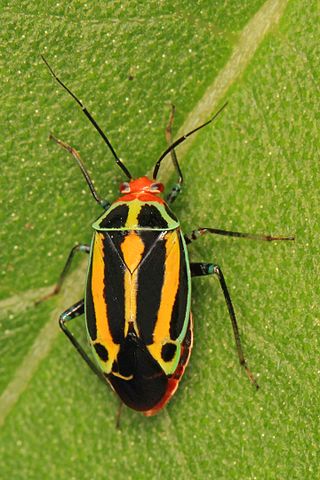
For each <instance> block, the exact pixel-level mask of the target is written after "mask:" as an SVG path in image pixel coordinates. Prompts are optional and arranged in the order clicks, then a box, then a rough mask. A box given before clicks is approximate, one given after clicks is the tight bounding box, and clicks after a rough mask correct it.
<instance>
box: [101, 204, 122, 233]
mask: <svg viewBox="0 0 320 480" xmlns="http://www.w3.org/2000/svg"><path fill="white" fill-rule="evenodd" d="M128 213H129V207H128V205H125V204H123V205H118V206H117V207H115V208H113V209H112V210H111V211H110V213H107V215H106V216H105V217H104V218H103V219H102V220H101V222H100V224H99V227H100V228H121V227H124V226H125V224H126V221H127V218H128Z"/></svg>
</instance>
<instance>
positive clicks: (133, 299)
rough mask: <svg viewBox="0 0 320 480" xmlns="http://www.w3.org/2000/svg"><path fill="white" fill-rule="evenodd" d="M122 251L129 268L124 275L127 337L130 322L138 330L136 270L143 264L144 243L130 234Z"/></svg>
mask: <svg viewBox="0 0 320 480" xmlns="http://www.w3.org/2000/svg"><path fill="white" fill-rule="evenodd" d="M121 251H122V255H123V260H124V262H125V264H126V266H127V268H128V270H126V271H125V274H124V297H125V298H124V305H125V307H124V308H125V310H124V312H125V322H126V324H125V335H127V333H128V329H129V322H133V323H134V325H135V328H136V330H137V325H136V316H137V287H138V270H136V269H137V267H138V265H139V263H140V262H141V258H142V255H143V252H144V243H143V241H142V240H141V238H140V237H139V236H138V235H137V234H136V233H135V232H129V233H128V235H127V236H126V237H125V239H124V241H123V242H122V244H121ZM137 332H138V330H137Z"/></svg>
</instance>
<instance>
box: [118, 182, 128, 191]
mask: <svg viewBox="0 0 320 480" xmlns="http://www.w3.org/2000/svg"><path fill="white" fill-rule="evenodd" d="M120 192H121V193H130V184H129V182H123V183H121V185H120Z"/></svg>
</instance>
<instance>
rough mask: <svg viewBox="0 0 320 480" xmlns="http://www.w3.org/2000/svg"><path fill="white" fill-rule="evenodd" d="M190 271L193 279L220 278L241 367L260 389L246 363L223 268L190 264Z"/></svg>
mask: <svg viewBox="0 0 320 480" xmlns="http://www.w3.org/2000/svg"><path fill="white" fill-rule="evenodd" d="M190 269H191V276H192V277H201V276H205V275H216V276H217V277H218V279H219V282H220V287H221V289H222V292H223V295H224V299H225V302H226V304H227V307H228V311H229V316H230V320H231V324H232V328H233V335H234V339H235V342H236V348H237V352H238V357H239V362H240V365H241V366H242V367H243V368H244V369H245V372H246V374H247V376H248V378H249V380H250V382H251V383H252V385H253V386H254V387H255V388H256V389H258V388H259V385H258V383H257V381H256V379H255V378H254V376H253V374H252V372H251V370H250V369H249V367H248V365H247V362H246V359H245V357H244V353H243V349H242V345H241V340H240V333H239V327H238V323H237V319H236V315H235V313H234V308H233V305H232V301H231V298H230V294H229V291H228V287H227V284H226V282H225V279H224V276H223V273H222V270H221V268H220V267H219V266H218V265H215V264H213V263H191V264H190Z"/></svg>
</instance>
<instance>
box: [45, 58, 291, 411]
mask: <svg viewBox="0 0 320 480" xmlns="http://www.w3.org/2000/svg"><path fill="white" fill-rule="evenodd" d="M43 60H44V61H45V63H46V64H47V66H48V68H49V70H50V72H51V74H52V75H53V76H54V78H55V79H56V80H57V81H58V82H59V84H60V85H61V86H62V87H63V88H64V89H65V90H66V91H67V92H68V93H69V94H70V95H71V96H72V97H73V98H74V100H75V101H76V102H77V103H78V104H79V105H80V107H81V108H82V111H83V112H84V114H85V115H86V116H87V118H88V119H89V121H90V122H91V123H92V124H93V125H94V127H95V128H96V129H97V131H98V132H99V133H100V135H101V136H102V138H103V139H104V141H105V142H106V144H107V145H108V147H109V149H110V150H111V152H112V154H113V156H114V158H115V161H116V163H117V164H118V166H119V167H120V168H121V169H122V171H123V172H124V173H125V175H126V176H127V178H128V181H127V182H124V183H122V184H121V187H120V192H121V196H120V197H119V198H118V199H117V200H116V201H114V202H113V203H111V204H110V203H109V202H107V201H106V200H103V199H102V198H100V196H99V195H98V193H97V191H96V189H95V187H94V185H93V183H92V181H91V178H90V176H89V174H88V172H87V170H86V168H85V166H84V164H83V163H82V160H81V158H80V156H79V153H78V152H77V151H76V150H75V149H74V148H72V147H70V146H69V145H68V144H67V143H65V142H63V141H61V140H59V139H57V138H55V137H54V136H52V135H51V139H53V140H54V141H55V142H56V143H58V144H59V145H60V146H61V147H63V148H64V149H66V150H67V151H68V152H69V153H71V155H72V156H73V157H74V158H75V160H76V161H77V163H78V165H79V167H80V169H81V171H82V174H83V175H84V177H85V180H86V182H87V184H88V186H89V188H90V190H91V193H92V195H93V197H94V198H95V200H96V201H97V202H98V203H99V204H100V205H101V206H102V207H103V209H104V212H103V214H102V215H101V217H100V218H99V219H98V220H97V221H96V222H95V223H94V224H93V229H94V234H93V239H92V243H91V246H90V245H77V246H75V247H74V248H73V249H72V250H71V252H70V255H69V257H68V259H67V262H66V265H65V267H64V269H63V272H62V274H61V276H60V279H59V281H58V283H57V285H56V287H55V289H54V291H53V292H52V293H50V294H49V295H48V296H47V297H46V298H48V297H50V296H52V295H53V294H56V293H57V292H58V291H59V290H60V288H61V285H62V283H63V281H64V279H65V276H66V274H67V272H68V270H69V268H70V265H71V262H72V259H73V257H74V254H75V253H76V252H77V251H82V252H86V253H88V254H89V255H90V260H89V268H88V275H87V283H86V291H85V297H84V299H82V300H80V301H79V302H77V303H76V304H75V305H73V306H72V307H70V308H69V309H68V310H66V311H65V312H64V313H62V315H61V316H60V326H61V328H62V330H63V331H64V333H65V334H66V335H67V336H68V338H69V339H70V341H71V342H72V344H73V345H74V346H75V348H76V349H77V350H78V352H79V353H80V355H81V356H82V357H83V359H84V360H85V361H86V362H87V364H88V365H89V367H90V368H91V369H92V370H93V371H94V373H95V374H97V375H98V376H99V377H100V378H101V379H102V380H103V381H104V382H106V381H107V382H108V383H109V384H110V385H111V386H112V388H113V389H114V390H115V391H116V393H117V394H118V396H119V397H120V399H121V401H122V402H123V403H124V404H126V405H127V406H128V407H131V408H133V409H135V410H138V411H141V412H143V413H144V414H145V415H153V414H155V413H157V412H158V411H159V410H161V409H162V408H163V407H164V406H165V405H166V403H167V402H168V401H169V400H170V398H171V397H172V395H173V394H174V392H175V391H176V389H177V387H178V385H179V382H180V380H181V377H182V375H183V373H184V370H185V367H186V365H187V363H188V360H189V357H190V353H191V349H192V342H193V333H192V316H191V311H190V299H191V277H193V276H203V275H216V276H217V277H218V279H219V282H220V286H221V288H222V291H223V294H224V297H225V301H226V305H227V308H228V311H229V316H230V319H231V323H232V327H233V332H234V337H235V342H236V348H237V352H238V356H239V361H240V364H241V365H242V366H243V368H244V369H245V371H246V373H247V375H248V377H249V379H250V381H251V382H252V384H253V385H254V386H255V387H258V385H257V383H256V381H255V379H254V377H253V375H252V373H251V371H250V370H249V368H248V366H247V363H246V360H245V358H244V355H243V350H242V346H241V342H240V336H239V331H238V325H237V321H236V317H235V313H234V309H233V306H232V302H231V299H230V295H229V292H228V289H227V285H226V282H225V280H224V276H223V274H222V271H221V269H220V267H219V266H218V265H215V264H212V263H191V262H189V257H188V251H187V244H189V243H191V242H192V241H195V240H196V239H197V238H199V237H200V236H202V235H204V234H206V233H212V234H219V235H228V236H233V237H243V238H251V239H257V240H269V241H270V240H293V238H292V237H271V236H265V235H252V234H246V233H239V232H230V231H226V230H218V229H213V228H199V229H197V230H194V231H193V232H192V233H191V234H190V235H183V233H182V232H181V228H180V223H179V221H178V219H177V218H176V216H175V215H174V213H173V212H172V210H171V209H170V204H172V203H173V201H174V200H175V199H176V197H177V196H178V194H179V193H180V191H181V185H182V183H183V176H182V173H181V169H180V166H179V163H178V160H177V156H176V153H175V147H177V146H178V145H179V144H180V143H182V142H183V141H184V140H185V139H186V138H187V137H188V136H190V135H191V134H193V133H194V132H196V131H197V130H199V129H201V128H202V127H204V126H205V125H207V124H209V123H211V122H212V121H213V120H214V119H215V118H216V117H217V115H218V114H219V113H220V112H221V111H222V109H223V108H224V107H225V105H226V104H225V105H224V106H223V107H222V108H221V109H220V110H219V111H218V112H217V113H216V114H215V115H214V117H212V118H211V119H210V120H209V121H208V122H206V123H204V124H203V125H200V126H199V127H197V128H195V129H194V130H192V131H191V132H189V133H188V134H186V135H184V136H183V137H181V138H179V139H178V140H176V141H175V142H173V143H172V142H171V125H172V121H173V111H172V114H171V117H170V121H169V125H168V127H167V131H166V133H167V140H168V143H169V147H168V148H167V149H166V150H165V152H164V153H163V154H162V155H161V156H160V158H159V160H158V161H157V163H156V164H155V167H154V171H153V178H152V179H149V178H147V177H141V178H138V179H133V178H132V176H131V174H130V172H129V170H128V169H127V167H126V166H125V165H124V164H123V163H122V162H121V160H120V159H119V157H118V156H117V154H116V152H115V150H114V149H113V147H112V145H111V143H110V142H109V140H108V138H107V137H106V135H105V134H104V132H103V131H102V130H101V128H100V127H99V126H98V124H97V123H96V121H95V120H94V119H93V117H92V116H91V114H90V113H89V112H88V110H87V109H86V108H85V107H84V106H83V104H82V103H81V102H80V100H79V99H78V98H77V97H76V96H75V95H74V94H73V93H72V92H71V91H70V90H69V89H68V88H67V87H66V85H65V84H64V83H63V82H62V81H61V80H60V79H59V78H58V77H57V76H56V75H55V73H54V72H53V70H52V68H51V67H50V66H49V65H48V63H47V61H46V60H45V59H44V58H43ZM169 153H170V154H171V157H172V161H173V165H174V167H175V170H176V172H177V174H178V182H177V183H176V184H175V185H174V187H173V188H172V190H171V192H170V193H169V195H168V196H167V197H166V200H164V199H163V198H162V197H161V193H162V192H163V190H164V186H163V185H162V184H161V183H158V182H157V180H156V178H157V174H158V170H159V167H160V164H161V161H162V159H163V158H164V157H165V156H166V155H167V154H169ZM82 314H85V319H86V326H87V333H88V338H89V343H90V345H91V348H92V352H93V356H94V357H95V361H93V360H91V358H90V356H88V354H87V353H86V351H85V349H84V348H83V347H82V346H81V344H80V343H79V342H78V340H77V339H76V338H75V336H74V335H73V334H72V333H71V331H70V330H69V329H68V328H67V323H68V322H69V321H70V320H72V319H73V318H75V317H77V316H79V315H82Z"/></svg>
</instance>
